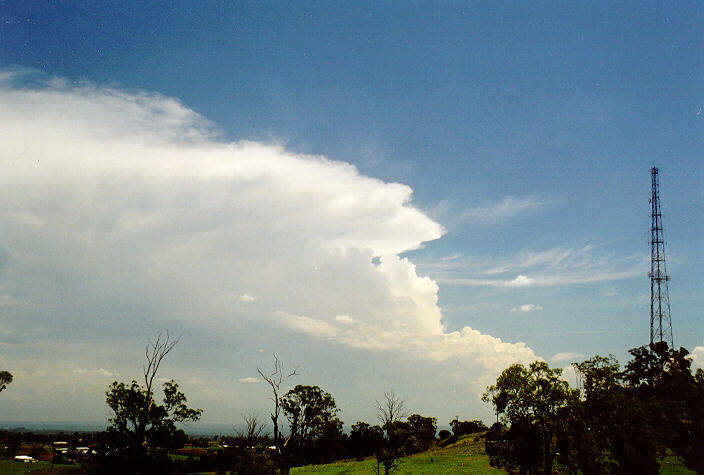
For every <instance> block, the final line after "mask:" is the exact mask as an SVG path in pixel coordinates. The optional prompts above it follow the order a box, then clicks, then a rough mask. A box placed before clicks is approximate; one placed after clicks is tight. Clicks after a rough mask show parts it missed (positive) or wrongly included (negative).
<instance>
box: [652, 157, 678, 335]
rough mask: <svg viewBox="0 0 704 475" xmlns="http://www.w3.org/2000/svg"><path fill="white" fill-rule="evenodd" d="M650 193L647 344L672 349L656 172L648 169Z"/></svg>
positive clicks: (653, 169)
mask: <svg viewBox="0 0 704 475" xmlns="http://www.w3.org/2000/svg"><path fill="white" fill-rule="evenodd" d="M650 177H651V182H652V192H651V196H650V209H651V213H650V273H648V276H650V344H651V345H652V344H653V343H657V342H660V341H664V342H666V343H667V344H668V345H670V348H674V342H673V339H672V321H671V320H670V290H669V288H668V284H667V283H668V282H669V280H670V276H669V275H667V266H666V265H665V241H664V239H663V236H662V212H661V211H660V184H659V183H658V168H657V167H652V168H651V169H650Z"/></svg>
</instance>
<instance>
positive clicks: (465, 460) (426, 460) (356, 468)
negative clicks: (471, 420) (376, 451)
mask: <svg viewBox="0 0 704 475" xmlns="http://www.w3.org/2000/svg"><path fill="white" fill-rule="evenodd" d="M474 439H475V436H471V435H470V436H463V437H460V440H458V441H457V442H456V443H454V444H451V445H448V446H447V447H444V448H439V447H437V448H433V449H430V450H428V451H426V452H422V453H420V454H415V455H411V456H409V457H404V458H402V459H401V464H400V465H399V468H398V470H397V471H396V472H395V473H478V474H479V473H506V472H504V471H503V470H499V469H497V468H494V467H491V466H490V465H489V456H488V455H486V453H485V452H484V441H483V440H477V441H475V440H474ZM291 473H295V474H308V473H340V474H342V473H345V474H347V473H349V474H354V473H360V474H361V473H366V474H369V473H376V460H374V459H373V458H371V459H366V460H363V461H361V462H358V461H345V462H335V463H330V464H325V465H307V466H305V467H296V468H293V469H291ZM382 473H383V469H382Z"/></svg>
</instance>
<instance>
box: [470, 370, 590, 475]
mask: <svg viewBox="0 0 704 475" xmlns="http://www.w3.org/2000/svg"><path fill="white" fill-rule="evenodd" d="M561 374H562V370H561V369H559V368H550V367H549V366H548V365H547V363H545V362H542V361H535V362H533V363H531V364H530V366H529V367H528V368H526V367H525V366H523V365H522V364H514V365H512V366H509V367H508V368H506V369H505V370H504V371H503V372H502V373H501V374H500V375H499V377H498V379H497V380H496V384H494V385H492V386H489V387H488V388H487V390H486V392H485V393H484V395H483V397H482V400H484V401H491V402H492V403H493V404H494V407H495V408H496V413H497V415H502V418H503V420H504V421H505V422H507V423H509V424H511V429H510V430H509V434H508V435H509V437H510V439H512V440H513V441H514V442H516V444H514V445H516V446H517V447H521V445H522V444H520V442H518V441H520V440H521V439H522V440H525V441H533V442H536V441H537V443H538V444H539V447H540V451H539V453H540V454H541V456H540V465H542V469H543V472H544V473H545V474H546V475H548V474H550V473H552V463H553V459H554V457H555V440H554V438H555V435H556V432H557V429H558V424H559V423H560V421H561V420H562V419H564V417H565V415H566V414H565V413H566V410H567V409H568V407H569V405H570V401H572V400H575V399H576V397H577V393H576V392H575V391H573V390H571V389H570V388H569V385H568V383H567V381H565V380H563V379H561V378H560V375H561ZM514 426H515V427H514ZM523 445H524V444H523ZM514 453H515V451H514ZM509 455H510V454H509ZM519 455H520V454H519ZM513 459H514V461H516V462H518V464H519V465H520V466H521V471H522V472H525V471H527V469H528V464H529V460H527V459H526V458H523V457H520V456H519V457H513Z"/></svg>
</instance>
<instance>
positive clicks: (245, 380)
mask: <svg viewBox="0 0 704 475" xmlns="http://www.w3.org/2000/svg"><path fill="white" fill-rule="evenodd" d="M237 381H239V382H240V383H248V384H253V383H261V382H262V381H261V379H259V378H255V377H254V376H248V377H246V378H240V379H238V380H237Z"/></svg>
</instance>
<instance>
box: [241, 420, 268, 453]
mask: <svg viewBox="0 0 704 475" xmlns="http://www.w3.org/2000/svg"><path fill="white" fill-rule="evenodd" d="M241 415H242V420H244V425H245V430H244V432H242V433H239V435H240V436H241V437H244V438H245V441H246V443H247V445H248V446H251V445H254V444H255V443H256V442H257V441H258V440H259V439H260V438H261V437H262V434H263V432H264V423H263V422H261V421H260V420H259V415H257V413H256V412H254V411H251V412H249V413H247V414H241Z"/></svg>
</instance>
